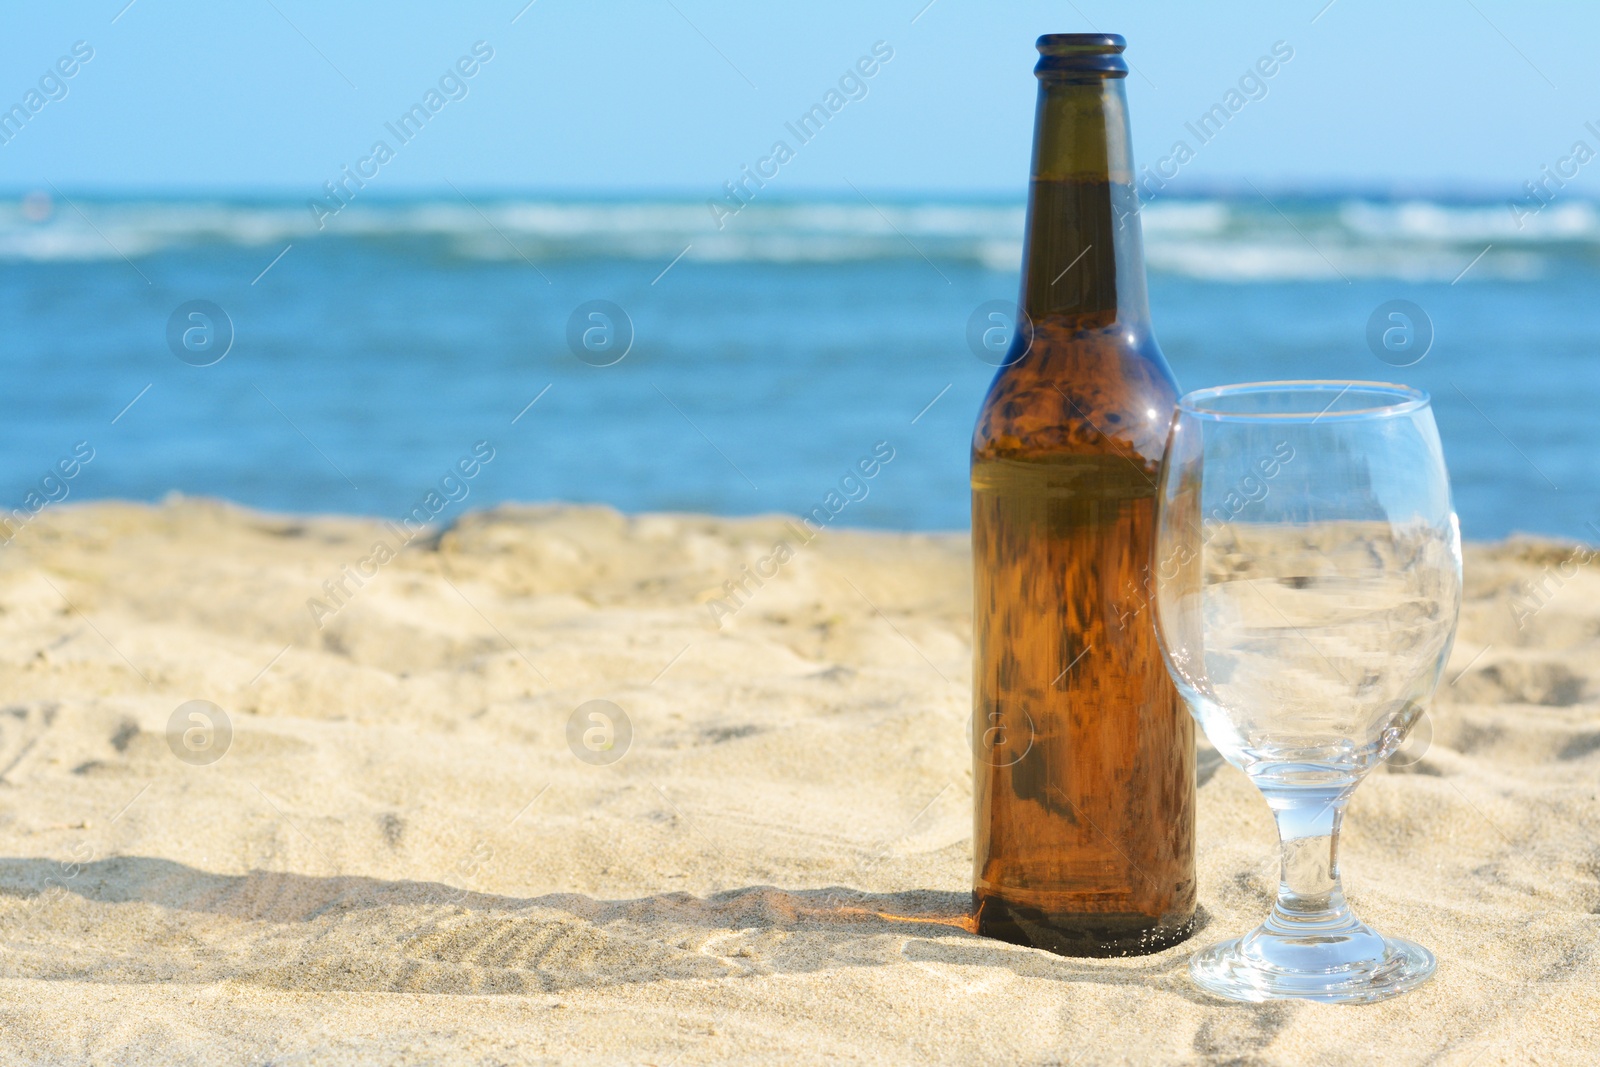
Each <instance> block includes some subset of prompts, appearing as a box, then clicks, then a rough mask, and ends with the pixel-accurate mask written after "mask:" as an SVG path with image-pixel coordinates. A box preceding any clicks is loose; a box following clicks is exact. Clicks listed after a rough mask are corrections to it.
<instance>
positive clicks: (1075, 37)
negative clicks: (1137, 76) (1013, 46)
mask: <svg viewBox="0 0 1600 1067" xmlns="http://www.w3.org/2000/svg"><path fill="white" fill-rule="evenodd" d="M1037 47H1038V49H1039V65H1038V66H1036V67H1034V68H1033V72H1034V74H1036V75H1038V76H1039V77H1041V78H1045V77H1050V76H1052V75H1071V74H1099V75H1102V76H1105V77H1111V78H1123V77H1126V76H1127V74H1128V63H1127V61H1126V60H1124V59H1123V58H1122V50H1123V49H1124V48H1127V47H1128V42H1127V41H1126V40H1124V39H1123V37H1122V35H1121V34H1119V33H1047V34H1045V35H1044V36H1043V37H1040V38H1039V40H1038V42H1037Z"/></svg>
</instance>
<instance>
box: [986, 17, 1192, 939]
mask: <svg viewBox="0 0 1600 1067" xmlns="http://www.w3.org/2000/svg"><path fill="white" fill-rule="evenodd" d="M1123 47H1124V43H1123V40H1122V38H1121V37H1118V36H1116V35H1114V34H1051V35H1047V36H1045V37H1041V38H1040V39H1039V51H1040V53H1041V57H1042V58H1041V59H1040V60H1039V65H1038V67H1037V68H1036V70H1035V73H1036V74H1037V75H1038V78H1039V104H1038V111H1037V115H1036V119H1035V131H1034V149H1033V172H1032V175H1031V181H1030V188H1029V194H1028V226H1027V244H1026V248H1025V252H1024V262H1023V280H1022V311H1023V314H1022V315H1021V316H1019V321H1018V324H1017V330H1016V333H1015V337H1014V340H1013V344H1012V347H1011V350H1010V352H1009V353H1008V355H1007V362H1006V365H1005V366H1003V367H1002V368H1001V369H1000V371H999V373H998V374H996V375H995V379H994V382H993V384H992V385H991V386H990V388H989V394H988V396H987V398H986V399H985V401H984V405H983V409H982V411H981V412H980V414H979V416H978V425H977V429H976V431H975V432H974V434H973V441H972V552H973V563H974V572H975V604H974V616H973V625H974V631H975V632H974V650H973V652H974V667H973V675H974V678H973V684H974V690H975V694H974V729H973V735H974V737H973V742H974V755H975V761H974V767H975V770H974V776H973V786H974V793H975V797H976V808H977V811H976V833H975V838H974V848H975V856H974V879H973V885H974V898H975V905H976V922H977V929H978V932H979V933H980V934H985V935H988V936H990V937H998V938H1002V939H1004V940H1007V941H1015V942H1018V943H1021V944H1027V945H1034V946H1037V947H1040V948H1046V949H1050V950H1052V951H1054V952H1060V953H1064V954H1068V955H1076V956H1113V955H1124V954H1129V953H1138V952H1153V951H1156V950H1158V949H1161V948H1164V947H1166V946H1168V945H1171V944H1174V943H1176V942H1178V941H1181V940H1183V939H1184V938H1185V937H1187V936H1188V935H1189V933H1190V932H1191V931H1192V929H1193V926H1194V911H1195V878H1194V794H1195V768H1194V724H1193V721H1192V720H1191V719H1190V717H1189V715H1188V713H1187V712H1186V711H1185V709H1184V708H1183V706H1182V704H1181V703H1180V701H1179V698H1178V696H1177V693H1176V691H1175V690H1174V689H1173V686H1172V683H1171V681H1170V680H1169V678H1168V677H1167V672H1166V669H1165V667H1164V666H1163V664H1162V662H1161V654H1160V650H1159V648H1158V647H1157V645H1156V637H1155V630H1154V625H1153V620H1152V618H1151V612H1152V608H1151V606H1150V603H1149V600H1150V598H1149V592H1148V588H1147V587H1148V576H1149V570H1150V568H1149V564H1150V553H1151V545H1152V541H1153V538H1154V518H1155V515H1154V513H1155V478H1156V469H1157V465H1158V464H1159V463H1160V460H1161V453H1162V449H1163V448H1164V446H1165V440H1166V433H1167V426H1168V423H1169V421H1170V419H1171V415H1172V410H1173V407H1174V404H1175V402H1176V398H1177V385H1176V383H1175V382H1174V381H1173V377H1172V372H1171V371H1170V370H1169V369H1168V367H1167V363H1166V360H1165V359H1164V358H1163V357H1162V355H1161V351H1160V349H1159V348H1158V347H1157V346H1156V342H1155V337H1154V336H1153V334H1152V333H1151V329H1150V321H1149V309H1148V304H1147V300H1146V296H1145V277H1144V260H1143V251H1142V248H1141V240H1140V233H1139V218H1138V201H1137V198H1136V194H1135V191H1134V188H1133V166H1132V153H1131V149H1130V146H1129V138H1128V117H1127V101H1126V97H1125V96H1124V92H1123V79H1124V77H1125V76H1126V73H1127V66H1126V65H1125V63H1124V61H1123V59H1122V56H1121V52H1122V50H1123Z"/></svg>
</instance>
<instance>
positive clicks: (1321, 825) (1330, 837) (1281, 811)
mask: <svg viewBox="0 0 1600 1067" xmlns="http://www.w3.org/2000/svg"><path fill="white" fill-rule="evenodd" d="M1349 801H1350V790H1348V789H1345V790H1340V791H1337V792H1333V791H1329V792H1323V791H1321V790H1308V789H1295V790H1292V791H1285V792H1284V793H1281V794H1279V795H1277V796H1270V795H1269V796H1268V797H1267V803H1268V804H1269V805H1271V807H1272V813H1273V816H1274V817H1275V818H1276V819H1277V822H1278V845H1279V848H1280V849H1281V850H1282V858H1283V862H1282V869H1281V871H1280V873H1279V876H1278V899H1277V901H1276V903H1274V904H1273V905H1272V915H1271V917H1270V918H1269V919H1268V920H1267V925H1268V926H1271V927H1275V928H1277V930H1278V932H1281V933H1284V934H1298V935H1315V934H1318V933H1327V932H1332V931H1335V930H1339V929H1344V928H1348V927H1351V926H1354V925H1356V923H1357V921H1358V920H1357V919H1356V917H1355V916H1354V914H1352V913H1351V911H1350V906H1349V904H1347V903H1345V899H1344V888H1343V887H1342V886H1341V885H1340V884H1339V827H1340V825H1341V824H1342V823H1343V822H1344V809H1345V805H1346V804H1348V803H1349Z"/></svg>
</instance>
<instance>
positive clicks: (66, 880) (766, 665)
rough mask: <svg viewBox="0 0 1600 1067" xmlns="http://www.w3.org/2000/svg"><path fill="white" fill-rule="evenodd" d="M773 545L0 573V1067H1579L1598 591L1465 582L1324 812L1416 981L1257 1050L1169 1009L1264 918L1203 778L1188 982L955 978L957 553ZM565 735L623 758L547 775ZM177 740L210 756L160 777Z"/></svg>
mask: <svg viewBox="0 0 1600 1067" xmlns="http://www.w3.org/2000/svg"><path fill="white" fill-rule="evenodd" d="M792 522H793V520H790V519H787V518H785V517H781V516H778V517H772V518H762V519H752V520H723V519H713V518H707V517H701V516H693V515H640V516H635V517H628V516H623V515H621V514H619V513H617V512H614V511H611V510H608V509H602V508H576V507H572V508H548V507H505V508H500V509H496V510H492V511H486V512H476V513H472V514H469V515H467V516H466V517H464V518H463V519H461V520H460V521H459V522H458V523H456V524H455V525H454V526H453V527H451V528H450V529H448V530H447V531H445V532H442V533H440V532H438V531H432V532H429V533H426V534H424V535H423V536H419V537H417V538H415V539H414V540H412V541H411V543H410V544H409V545H407V546H405V547H404V548H403V550H400V551H399V552H398V553H397V554H396V555H394V558H392V559H379V558H378V556H380V555H385V554H386V553H376V552H375V549H374V546H375V545H376V544H378V543H385V544H389V545H393V544H395V543H396V540H397V539H396V537H395V536H394V532H393V529H392V528H390V527H386V526H385V525H384V524H382V523H380V522H377V521H375V520H366V519H348V518H335V517H329V518H318V519H297V518H290V517H284V516H275V515H266V514H262V513H257V512H251V511H246V510H243V509H240V508H236V507H233V506H231V505H226V504H221V503H216V502H212V501H205V500H193V499H174V500H171V501H169V502H168V503H166V504H164V505H161V506H156V507H151V506H144V505H127V504H111V503H98V504H92V505H85V506H81V507H80V506H60V507H52V508H49V509H47V510H46V511H45V512H44V513H43V514H42V515H41V516H40V517H39V518H38V519H37V520H35V521H34V522H33V523H31V524H30V525H29V526H28V527H27V528H26V529H24V530H22V531H21V532H20V533H19V534H18V536H17V537H16V539H15V540H14V541H13V542H12V543H11V544H9V545H7V546H6V547H4V548H3V549H0V683H3V698H0V769H3V772H0V937H3V952H0V1060H4V1061H5V1062H14V1063H16V1062H36V1063H97V1064H98V1063H112V1062H115V1063H130V1064H140V1063H222V1062H238V1063H273V1064H302V1063H305V1064H310V1063H317V1064H324V1063H328V1064H340V1063H373V1062H393V1063H400V1062H404V1063H408V1064H422V1063H441V1064H524V1063H550V1062H563V1063H608V1064H609V1063H639V1064H655V1065H657V1067H666V1065H669V1064H697V1063H835V1062H861V1063H929V1062H938V1063H962V1064H971V1063H997V1064H998V1063H1008V1064H1009V1063H1028V1064H1063V1065H1064V1064H1083V1065H1089V1064H1117V1063H1155V1064H1167V1063H1173V1064H1176V1063H1237V1064H1298V1063H1367V1062H1373V1063H1376V1062H1383V1063H1387V1064H1413V1063H1414V1064H1423V1063H1428V1064H1447V1065H1460V1067H1467V1065H1475V1067H1490V1065H1494V1064H1511V1063H1549V1064H1555V1063H1584V1062H1594V1061H1595V1060H1596V1059H1600V1037H1597V1036H1596V1033H1595V1021H1596V1019H1597V1018H1600V981H1597V979H1596V977H1595V961H1596V955H1597V942H1596V938H1597V935H1600V914H1597V912H1600V683H1597V682H1596V680H1595V674H1596V671H1597V670H1600V577H1597V575H1596V573H1595V572H1594V568H1593V567H1591V566H1589V565H1588V557H1587V556H1586V555H1581V554H1580V555H1579V556H1576V557H1575V556H1574V555H1573V549H1572V548H1571V547H1570V546H1564V545H1561V544H1558V543H1554V542H1547V541H1534V540H1512V541H1509V542H1504V543H1500V544H1496V545H1481V544H1478V545H1470V546H1469V547H1468V550H1467V557H1466V559H1467V563H1466V566H1467V571H1466V576H1467V602H1466V606H1465V608H1464V610H1463V615H1462V623H1461V628H1460V633H1459V636H1458V638H1457V640H1456V644H1455V649H1454V652H1453V654H1452V658H1451V661H1450V665H1449V669H1448V670H1447V673H1446V675H1445V681H1444V682H1443V683H1441V686H1440V689H1439V693H1438V696H1437V698H1436V701H1435V703H1434V705H1433V707H1432V709H1431V711H1430V714H1429V716H1428V718H1427V720H1425V722H1424V724H1423V726H1422V728H1421V731H1420V733H1419V736H1418V737H1417V739H1416V743H1415V744H1414V745H1413V747H1412V748H1411V749H1409V750H1408V754H1407V756H1406V761H1407V762H1408V765H1407V766H1404V767H1397V768H1383V769H1380V770H1379V772H1378V773H1376V774H1374V775H1373V776H1372V777H1371V779H1370V780H1369V781H1368V782H1366V783H1365V784H1364V785H1363V786H1362V787H1361V789H1360V790H1359V791H1358V793H1357V794H1356V797H1355V799H1354V802H1353V803H1352V806H1351V808H1350V813H1349V817H1348V820H1347V822H1346V829H1345V835H1344V846H1345V847H1344V856H1343V860H1344V871H1345V884H1346V887H1347V889H1348V890H1349V892H1350V895H1351V897H1352V901H1353V903H1354V905H1355V907H1356V908H1357V910H1358V911H1359V912H1360V913H1361V914H1362V916H1363V917H1364V918H1366V919H1367V920H1369V921H1370V922H1372V923H1373V924H1374V925H1375V926H1377V927H1379V928H1380V929H1382V930H1383V931H1385V932H1388V933H1393V934H1397V935H1402V936H1406V937H1409V938H1412V939H1414V940H1417V941H1420V942H1422V943H1423V944H1425V945H1427V946H1429V947H1430V948H1432V949H1433V950H1434V951H1435V953H1436V954H1437V955H1438V957H1439V970H1438V974H1437V976H1436V977H1435V979H1434V980H1433V981H1432V982H1430V983H1429V984H1427V985H1426V986H1424V987H1422V988H1421V989H1420V990H1418V991H1416V992H1414V993H1412V994H1409V995H1407V996H1405V997H1402V998H1400V999H1398V1000H1395V1001H1391V1002H1388V1003H1385V1004H1381V1005H1377V1006H1373V1007H1365V1008H1333V1007H1323V1006H1317V1005H1309V1004H1301V1003H1277V1004H1273V1005H1270V1006H1263V1007H1256V1006H1246V1005H1236V1004H1229V1003H1224V1002H1221V1001H1218V1000H1215V999H1213V998H1211V997H1209V996H1207V995H1205V994H1203V993H1202V992H1201V991H1200V990H1198V989H1197V988H1196V987H1195V986H1194V985H1193V984H1192V983H1191V982H1190V981H1189V978H1188V975H1187V971H1186V963H1187V959H1188V956H1189V953H1190V952H1191V951H1192V950H1193V949H1194V948H1196V947H1199V946H1200V945H1202V944H1204V943H1208V942H1210V941H1212V940H1216V939H1219V938H1221V937H1224V936H1232V935H1235V934H1238V933H1241V932H1243V931H1245V930H1247V929H1248V928H1250V927H1251V926H1253V925H1254V924H1255V923H1256V922H1258V921H1259V920H1260V918H1261V917H1262V916H1263V915H1264V914H1265V911H1266V909H1267V907H1268V905H1269V902H1270V899H1271V892H1272V889H1273V887H1274V885H1275V881H1276V844H1275V838H1274V834H1273V830H1272V824H1271V820H1270V817H1269V815H1268V812H1267V809H1266V807H1265V805H1264V803H1263V802H1262V801H1261V799H1260V797H1259V795H1258V794H1256V792H1255V791H1254V790H1253V789H1252V788H1251V787H1250V786H1249V784H1248V783H1247V782H1246V781H1245V780H1244V778H1243V776H1242V775H1241V774H1240V773H1239V772H1237V771H1236V770H1234V769H1233V768H1232V767H1229V766H1227V765H1225V764H1221V762H1220V760H1219V759H1218V758H1217V757H1216V755H1215V754H1214V753H1213V752H1212V751H1211V750H1210V749H1209V748H1208V747H1205V746H1202V749H1201V753H1200V764H1201V782H1202V785H1201V789H1200V804H1199V813H1200V814H1199V865H1200V866H1199V869H1200V877H1201V882H1200V900H1201V905H1202V908H1203V909H1204V916H1205V922H1204V926H1203V928H1202V929H1201V931H1200V932H1199V934H1198V935H1197V936H1196V938H1195V939H1194V940H1192V941H1190V942H1189V943H1188V944H1186V945H1183V946H1179V947H1177V948H1174V949H1171V950H1168V951H1166V952H1164V953H1161V954H1159V955H1154V956H1146V957H1140V958H1131V959H1125V960H1075V959H1065V958H1060V957H1055V956H1052V955H1049V954H1047V953H1043V952H1040V951H1035V950H1030V949H1024V948H1018V947H1015V946H1011V945H1006V944H999V943H994V942H990V941H986V940H983V939H980V938H977V937H975V936H973V935H972V934H970V933H968V932H967V930H966V929H965V908H966V906H967V903H968V886H969V878H970V870H969V867H970V862H971V860H970V847H971V831H972V826H971V818H972V817H971V773H970V766H969V765H970V754H969V748H968V743H967V719H968V711H969V702H970V698H969V687H970V681H971V668H970V663H969V658H970V612H971V608H970V602H969V597H970V591H969V590H970V567H969V562H968V546H967V541H966V538H965V537H964V536H960V535H909V534H871V533H855V532H850V531H842V530H829V531H826V532H824V533H822V534H821V535H820V536H818V537H817V538H816V539H815V540H814V541H812V542H810V543H809V544H801V543H799V541H798V539H797V538H796V537H795V536H794V530H795V527H794V526H793V525H792ZM779 543H788V544H789V547H790V548H791V549H792V551H790V552H788V553H778V552H776V551H775V548H776V546H777V545H778V544H779ZM777 555H783V556H784V557H785V558H783V559H781V560H779V559H776V558H775V557H776V556H777ZM746 568H749V570H748V571H746ZM746 574H750V575H754V576H755V577H754V578H753V579H747V578H746V577H745V575H746ZM730 581H731V582H736V583H742V584H743V585H744V591H743V592H741V594H740V596H739V597H738V603H736V604H733V605H732V607H733V608H735V610H727V608H728V607H729V606H730V605H729V603H728V600H727V597H728V595H729V594H728V588H729V587H728V586H727V584H726V583H728V582H730ZM1524 583H1532V587H1533V588H1535V589H1536V590H1537V592H1536V593H1535V594H1530V593H1529V592H1528V587H1527V586H1525V585H1524ZM593 700H605V701H611V702H613V703H614V704H615V705H616V706H617V707H619V708H621V709H622V711H623V712H624V713H625V715H626V717H627V722H628V724H630V725H631V740H630V739H628V738H627V736H626V734H627V731H626V730H625V729H616V730H614V731H613V738H612V740H613V744H614V747H613V748H612V749H610V750H605V749H603V748H602V749H600V750H599V752H596V751H595V750H593V749H589V748H585V746H584V745H583V744H581V743H578V744H576V745H575V744H573V743H571V742H569V725H568V724H569V719H570V718H571V717H572V715H573V712H574V709H576V708H578V707H579V706H580V705H583V704H585V703H586V702H588V701H593ZM190 701H209V702H212V703H213V704H215V705H216V706H217V707H219V708H220V709H222V711H223V712H224V713H225V715H226V717H227V724H228V727H229V728H230V729H231V734H232V736H231V739H228V738H226V737H225V734H226V731H225V730H222V731H214V732H213V733H212V734H211V735H210V738H209V739H210V742H211V745H212V747H211V748H209V749H208V748H206V747H205V746H204V745H202V746H201V747H200V749H199V750H195V749H185V748H184V747H183V742H182V737H183V736H184V731H185V730H187V729H190V728H191V727H192V725H193V724H194V723H195V720H192V719H190V718H188V717H187V716H188V715H189V714H191V713H192V708H191V710H190V712H185V713H184V715H183V716H182V717H180V718H178V719H177V724H178V725H177V728H176V732H175V733H173V734H171V735H170V736H169V723H172V722H173V721H174V714H175V711H177V709H179V708H180V706H181V705H184V704H186V703H187V702H190ZM589 722H590V720H585V722H584V723H583V724H580V729H579V732H578V736H579V737H581V736H582V733H583V730H584V729H587V728H588V726H587V724H588V723H589ZM613 725H614V726H617V725H619V724H613ZM202 733H204V731H202ZM197 736H198V735H197ZM618 739H621V740H618ZM201 740H202V741H203V740H206V738H205V737H201ZM624 742H625V743H624ZM219 749H225V750H224V751H220V752H219V751H218V750H219ZM619 751H620V758H617V759H615V761H614V762H609V763H607V762H605V760H606V759H609V758H610V757H611V756H612V755H614V754H616V753H617V752H619ZM580 752H581V753H586V754H587V756H586V758H579V754H578V753H580ZM213 757H219V758H213Z"/></svg>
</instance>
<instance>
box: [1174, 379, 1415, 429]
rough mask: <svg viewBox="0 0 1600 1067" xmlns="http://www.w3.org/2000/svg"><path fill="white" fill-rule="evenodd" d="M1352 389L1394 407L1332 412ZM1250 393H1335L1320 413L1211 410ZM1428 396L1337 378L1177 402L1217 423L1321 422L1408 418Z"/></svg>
mask: <svg viewBox="0 0 1600 1067" xmlns="http://www.w3.org/2000/svg"><path fill="white" fill-rule="evenodd" d="M1352 389H1358V390H1361V391H1363V392H1368V393H1375V394H1378V395H1379V396H1380V397H1388V398H1391V399H1392V402H1391V403H1386V404H1385V403H1379V404H1372V405H1369V406H1367V407H1360V408H1351V409H1349V410H1347V411H1330V410H1329V408H1332V407H1333V405H1334V404H1337V403H1338V402H1339V399H1340V398H1341V397H1343V396H1344V395H1345V394H1346V393H1348V392H1349V391H1350V390H1352ZM1251 393H1299V394H1302V395H1307V396H1309V395H1313V394H1317V393H1322V394H1327V393H1333V394H1334V395H1333V398H1332V399H1331V400H1329V401H1328V403H1327V404H1326V405H1325V406H1323V407H1321V408H1320V409H1315V408H1313V409H1311V410H1305V411H1226V410H1219V409H1217V408H1215V407H1212V406H1210V402H1211V401H1215V400H1218V399H1221V398H1223V397H1230V396H1245V395H1248V394H1251ZM1428 403H1429V400H1428V394H1427V393H1425V392H1424V391H1422V390H1421V389H1417V388H1415V387H1413V386H1410V385H1401V384H1399V383H1398V382H1373V381H1359V380H1353V381H1344V380H1341V379H1338V378H1308V379H1298V380H1286V381H1272V382H1239V383H1236V384H1234V385H1216V386H1212V387H1210V388H1208V389H1195V390H1192V391H1191V392H1187V393H1185V394H1183V396H1181V397H1179V398H1178V410H1179V411H1181V412H1182V413H1183V414H1185V415H1192V416H1194V417H1195V418H1200V419H1210V420H1213V421H1216V422H1257V421H1276V422H1317V421H1319V420H1322V419H1328V420H1330V421H1331V420H1345V419H1376V418H1389V417H1392V416H1395V415H1409V414H1411V413H1412V412H1414V411H1418V410H1420V409H1422V408H1425V407H1427V406H1428Z"/></svg>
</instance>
